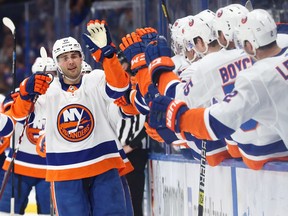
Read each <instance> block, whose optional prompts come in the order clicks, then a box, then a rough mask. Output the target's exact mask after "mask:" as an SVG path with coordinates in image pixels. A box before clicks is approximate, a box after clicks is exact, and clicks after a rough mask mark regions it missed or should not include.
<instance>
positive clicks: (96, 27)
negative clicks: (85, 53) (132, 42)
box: [82, 20, 117, 63]
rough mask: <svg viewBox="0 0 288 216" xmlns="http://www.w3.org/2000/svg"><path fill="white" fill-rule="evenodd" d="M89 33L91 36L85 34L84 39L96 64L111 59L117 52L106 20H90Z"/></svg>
mask: <svg viewBox="0 0 288 216" xmlns="http://www.w3.org/2000/svg"><path fill="white" fill-rule="evenodd" d="M87 31H88V32H89V34H90V35H87V34H83V35H82V37H83V40H84V41H85V43H86V47H87V48H88V49H89V50H90V52H91V55H92V57H93V58H94V60H95V61H96V62H101V63H102V62H103V60H104V58H105V57H108V58H111V57H112V56H113V54H114V53H116V52H117V50H116V47H115V45H114V44H113V42H112V39H111V36H110V32H109V30H108V27H107V25H106V22H105V21H104V20H101V21H100V20H90V21H89V22H88V24H87Z"/></svg>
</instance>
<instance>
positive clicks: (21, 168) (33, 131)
mask: <svg viewBox="0 0 288 216" xmlns="http://www.w3.org/2000/svg"><path fill="white" fill-rule="evenodd" d="M43 126H44V122H43V119H42V117H40V116H36V115H35V114H34V113H33V112H32V113H31V115H30V117H29V120H28V124H27V126H26V128H25V130H24V132H23V136H22V137H21V143H20V146H19V150H18V152H17V156H16V159H15V160H14V170H15V173H17V174H20V175H25V176H30V177H35V178H45V177H46V159H45V158H42V157H40V156H39V155H38V153H37V152H36V143H37V139H38V138H39V132H40V130H41V129H42V128H43ZM23 127H24V126H23V124H21V123H16V127H15V132H14V133H15V145H17V144H18V142H19V137H20V136H21V134H22V131H23ZM11 143H12V142H11ZM12 154H13V152H12V150H10V151H9V154H8V156H7V158H6V160H5V163H4V165H3V169H4V170H7V168H8V166H9V164H10V161H11V157H12Z"/></svg>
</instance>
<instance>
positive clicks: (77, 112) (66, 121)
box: [57, 104, 94, 142]
mask: <svg viewBox="0 0 288 216" xmlns="http://www.w3.org/2000/svg"><path fill="white" fill-rule="evenodd" d="M57 128H58V131H59V133H60V134H61V136H62V137H63V138H64V139H65V140H68V141H70V142H80V141H82V140H85V139H86V138H87V137H89V135H90V134H91V133H92V131H93V128H94V118H93V115H92V113H91V112H90V110H89V109H87V108H86V107H84V106H82V105H80V104H71V105H69V106H66V107H64V108H63V109H62V110H61V111H60V112H59V114H58V117H57Z"/></svg>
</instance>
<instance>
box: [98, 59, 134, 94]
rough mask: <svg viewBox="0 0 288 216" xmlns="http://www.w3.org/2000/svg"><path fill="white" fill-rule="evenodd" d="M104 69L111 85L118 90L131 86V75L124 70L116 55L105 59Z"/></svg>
mask: <svg viewBox="0 0 288 216" xmlns="http://www.w3.org/2000/svg"><path fill="white" fill-rule="evenodd" d="M103 68H104V72H105V75H106V81H107V82H108V84H109V85H111V86H113V87H116V88H125V87H127V86H128V85H129V81H130V78H129V75H128V74H127V73H126V72H125V71H124V69H123V68H122V66H121V64H120V62H119V60H118V59H117V57H116V55H114V56H113V57H112V58H104V61H103Z"/></svg>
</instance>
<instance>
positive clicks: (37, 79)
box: [20, 72, 52, 101]
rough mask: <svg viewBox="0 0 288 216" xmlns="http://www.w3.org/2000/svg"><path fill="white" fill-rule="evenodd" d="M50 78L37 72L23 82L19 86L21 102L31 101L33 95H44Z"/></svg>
mask: <svg viewBox="0 0 288 216" xmlns="http://www.w3.org/2000/svg"><path fill="white" fill-rule="evenodd" d="M51 81H52V79H51V77H50V76H49V75H47V74H45V73H42V72H37V73H35V74H32V75H31V76H30V77H28V78H26V79H25V80H23V81H22V82H21V84H20V97H21V98H22V99H23V100H31V101H33V99H34V97H35V95H42V94H45V93H46V91H47V89H48V87H49V84H50V82H51Z"/></svg>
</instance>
